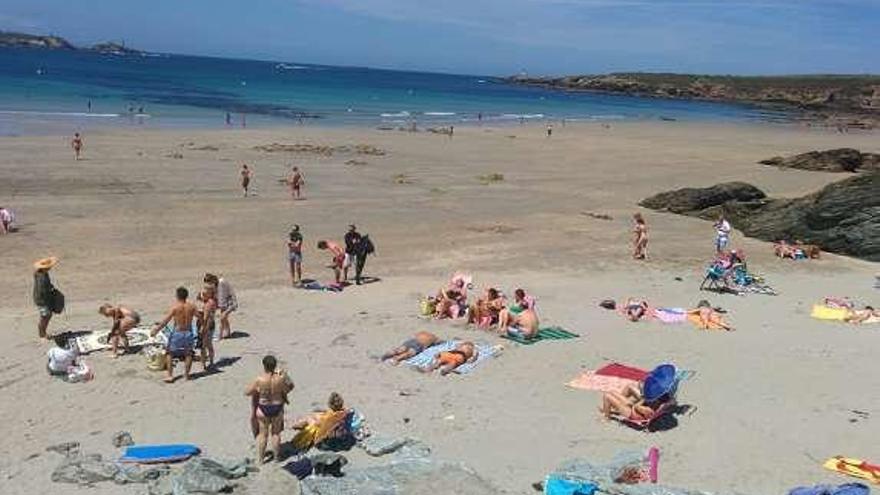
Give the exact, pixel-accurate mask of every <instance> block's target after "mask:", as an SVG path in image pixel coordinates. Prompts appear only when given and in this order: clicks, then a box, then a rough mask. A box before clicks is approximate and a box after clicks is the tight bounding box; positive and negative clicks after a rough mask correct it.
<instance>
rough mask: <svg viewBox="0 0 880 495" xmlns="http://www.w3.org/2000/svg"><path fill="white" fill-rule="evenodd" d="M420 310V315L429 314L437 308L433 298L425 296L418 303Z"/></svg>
mask: <svg viewBox="0 0 880 495" xmlns="http://www.w3.org/2000/svg"><path fill="white" fill-rule="evenodd" d="M419 307H420V312H421V315H422V316H431V315H433V314H434V311H436V310H437V301H435V300H434V299H433V298H430V297H426V298H425V299H422V301H421V303H420V306H419Z"/></svg>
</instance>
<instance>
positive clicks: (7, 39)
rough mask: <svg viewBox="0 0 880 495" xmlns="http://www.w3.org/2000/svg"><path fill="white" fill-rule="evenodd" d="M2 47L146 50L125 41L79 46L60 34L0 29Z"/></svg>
mask: <svg viewBox="0 0 880 495" xmlns="http://www.w3.org/2000/svg"><path fill="white" fill-rule="evenodd" d="M0 47H15V48H36V49H45V50H84V51H91V52H98V53H108V54H112V55H138V54H142V53H144V52H142V51H140V50H135V49H133V48H128V47H126V46H125V44H123V43H116V42H113V41H107V42H104V43H98V44H96V45H92V46H89V47H78V46H75V45H74V44H73V43H71V42H69V41H67V40H66V39H64V38H62V37H60V36H54V35H39V34H28V33H16V32H11V31H0Z"/></svg>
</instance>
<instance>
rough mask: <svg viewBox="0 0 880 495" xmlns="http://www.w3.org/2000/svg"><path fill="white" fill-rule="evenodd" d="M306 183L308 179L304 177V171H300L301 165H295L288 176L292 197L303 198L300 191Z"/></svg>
mask: <svg viewBox="0 0 880 495" xmlns="http://www.w3.org/2000/svg"><path fill="white" fill-rule="evenodd" d="M305 183H306V179H305V177H303V174H302V172H300V171H299V167H293V169H292V170H291V171H290V176H289V177H288V178H287V184H288V185H289V186H290V197H291V198H293V199H302V197H301V196H300V191H301V190H302V186H303V185H304V184H305Z"/></svg>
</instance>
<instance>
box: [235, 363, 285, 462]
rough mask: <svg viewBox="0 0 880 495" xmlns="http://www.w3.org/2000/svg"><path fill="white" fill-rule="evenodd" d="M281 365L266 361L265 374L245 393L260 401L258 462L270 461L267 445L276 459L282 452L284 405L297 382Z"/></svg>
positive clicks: (258, 408)
mask: <svg viewBox="0 0 880 495" xmlns="http://www.w3.org/2000/svg"><path fill="white" fill-rule="evenodd" d="M277 366H278V362H277V361H276V359H275V357H274V356H266V357H264V358H263V373H262V374H260V376H258V377H257V379H256V380H254V382H253V383H251V385H250V386H249V387H248V388H247V390H246V391H245V393H244V394H245V395H247V396H249V397H252V398H253V397H255V398H256V417H257V423H258V424H259V431H258V432H257V462H258V463H260V464H263V463H264V462H265V461H266V443H267V441H268V442H269V443H270V450H271V453H272V457H273V459H278V458H279V456H278V454H279V453H280V449H281V432H282V431H283V430H284V404H286V403H287V402H288V401H287V395H288V394H289V393H290V392H291V391H292V390H293V387H294V385H293V382H292V381H291V380H290V378H289V377H288V376H287V374H285V373H283V372H281V371H280V370H277V369H276V368H277Z"/></svg>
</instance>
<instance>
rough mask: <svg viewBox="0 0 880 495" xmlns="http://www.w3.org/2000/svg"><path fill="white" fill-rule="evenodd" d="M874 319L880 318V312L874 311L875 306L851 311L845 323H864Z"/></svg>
mask: <svg viewBox="0 0 880 495" xmlns="http://www.w3.org/2000/svg"><path fill="white" fill-rule="evenodd" d="M872 318H880V311H878V310H876V309H874V307H873V306H865V309H856V310H853V311H851V312H850V313H849V314H848V315H847V316H846V318H844V320H843V321H846V322H848V323H855V324H859V323H864V322H866V321H868V320H870V319H872Z"/></svg>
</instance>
